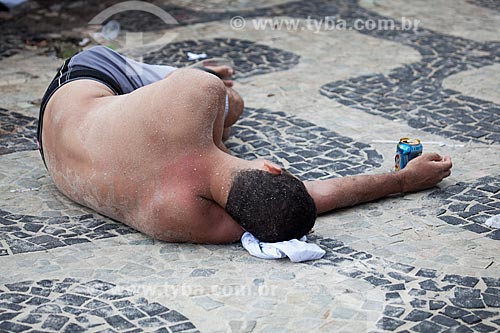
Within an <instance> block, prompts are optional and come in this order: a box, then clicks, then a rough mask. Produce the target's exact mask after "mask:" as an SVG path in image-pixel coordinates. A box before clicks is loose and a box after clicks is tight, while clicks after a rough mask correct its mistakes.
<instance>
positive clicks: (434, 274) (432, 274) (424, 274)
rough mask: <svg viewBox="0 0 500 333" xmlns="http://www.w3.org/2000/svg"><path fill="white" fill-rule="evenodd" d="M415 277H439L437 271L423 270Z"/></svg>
mask: <svg viewBox="0 0 500 333" xmlns="http://www.w3.org/2000/svg"><path fill="white" fill-rule="evenodd" d="M415 275H416V276H422V277H427V278H435V277H437V271H436V270H435V269H427V268H421V269H420V270H419V271H418V272H417V273H416V274H415Z"/></svg>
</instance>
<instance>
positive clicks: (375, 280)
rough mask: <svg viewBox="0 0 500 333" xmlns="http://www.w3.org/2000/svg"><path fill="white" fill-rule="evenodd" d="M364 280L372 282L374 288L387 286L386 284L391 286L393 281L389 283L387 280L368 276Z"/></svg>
mask: <svg viewBox="0 0 500 333" xmlns="http://www.w3.org/2000/svg"><path fill="white" fill-rule="evenodd" d="M364 279H365V280H366V281H368V282H370V283H371V284H372V285H374V286H382V285H386V284H390V283H391V281H389V280H387V279H381V278H378V277H375V276H367V277H365V278H364Z"/></svg>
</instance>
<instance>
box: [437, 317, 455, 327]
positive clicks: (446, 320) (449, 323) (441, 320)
mask: <svg viewBox="0 0 500 333" xmlns="http://www.w3.org/2000/svg"><path fill="white" fill-rule="evenodd" d="M431 320H432V321H433V322H435V323H436V324H439V325H443V326H446V327H454V326H460V322H458V321H456V320H455V319H451V318H450V317H446V316H442V315H435V316H434V317H432V318H431Z"/></svg>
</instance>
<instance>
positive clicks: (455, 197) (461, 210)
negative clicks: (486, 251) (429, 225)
mask: <svg viewBox="0 0 500 333" xmlns="http://www.w3.org/2000/svg"><path fill="white" fill-rule="evenodd" d="M430 197H431V198H433V199H441V200H443V207H442V209H440V211H439V216H438V217H439V218H440V219H441V220H443V221H444V222H446V223H448V224H451V225H456V226H460V227H461V228H463V229H466V230H470V231H473V232H476V233H479V234H483V235H485V236H487V237H489V238H492V239H495V240H500V229H495V228H491V227H489V226H487V225H485V224H484V223H485V222H486V220H487V219H488V218H490V217H492V216H495V215H500V176H498V175H497V176H488V177H482V178H479V179H477V180H476V181H474V182H471V183H462V182H460V183H457V184H455V185H452V186H448V187H446V188H443V189H440V190H437V191H435V192H433V193H431V194H430Z"/></svg>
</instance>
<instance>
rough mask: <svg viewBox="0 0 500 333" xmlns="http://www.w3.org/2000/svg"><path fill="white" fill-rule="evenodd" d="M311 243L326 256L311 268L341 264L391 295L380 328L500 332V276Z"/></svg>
mask: <svg viewBox="0 0 500 333" xmlns="http://www.w3.org/2000/svg"><path fill="white" fill-rule="evenodd" d="M310 239H311V240H313V241H315V242H316V243H317V244H318V245H320V246H321V247H322V248H323V249H325V250H326V255H325V256H324V257H323V258H321V259H319V260H315V261H311V262H308V263H307V264H309V265H313V266H316V267H322V266H336V267H338V269H339V272H340V273H341V274H343V275H345V276H348V277H350V278H355V279H361V280H364V281H368V282H369V283H370V284H372V285H373V286H374V287H377V288H381V289H382V290H384V291H385V300H384V301H383V302H382V303H383V308H384V311H383V317H382V318H380V320H379V321H378V322H377V326H378V328H380V329H383V330H385V331H396V332H408V331H407V330H406V329H409V330H411V331H412V332H421V333H424V332H425V333H439V332H450V333H451V332H474V331H475V332H498V331H499V330H500V278H492V277H483V278H477V277H472V276H462V275H455V274H446V273H443V272H438V271H437V270H434V269H428V268H418V267H415V266H411V265H407V264H402V263H395V262H391V261H388V260H384V259H382V258H379V257H376V256H373V255H371V254H369V253H366V252H363V251H357V250H356V249H354V248H351V247H349V246H347V245H345V244H344V243H343V242H341V241H339V240H336V239H332V238H321V237H316V236H312V237H310ZM403 325H405V326H403ZM400 327H404V328H405V329H404V330H403V329H401V330H399V328H400Z"/></svg>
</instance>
